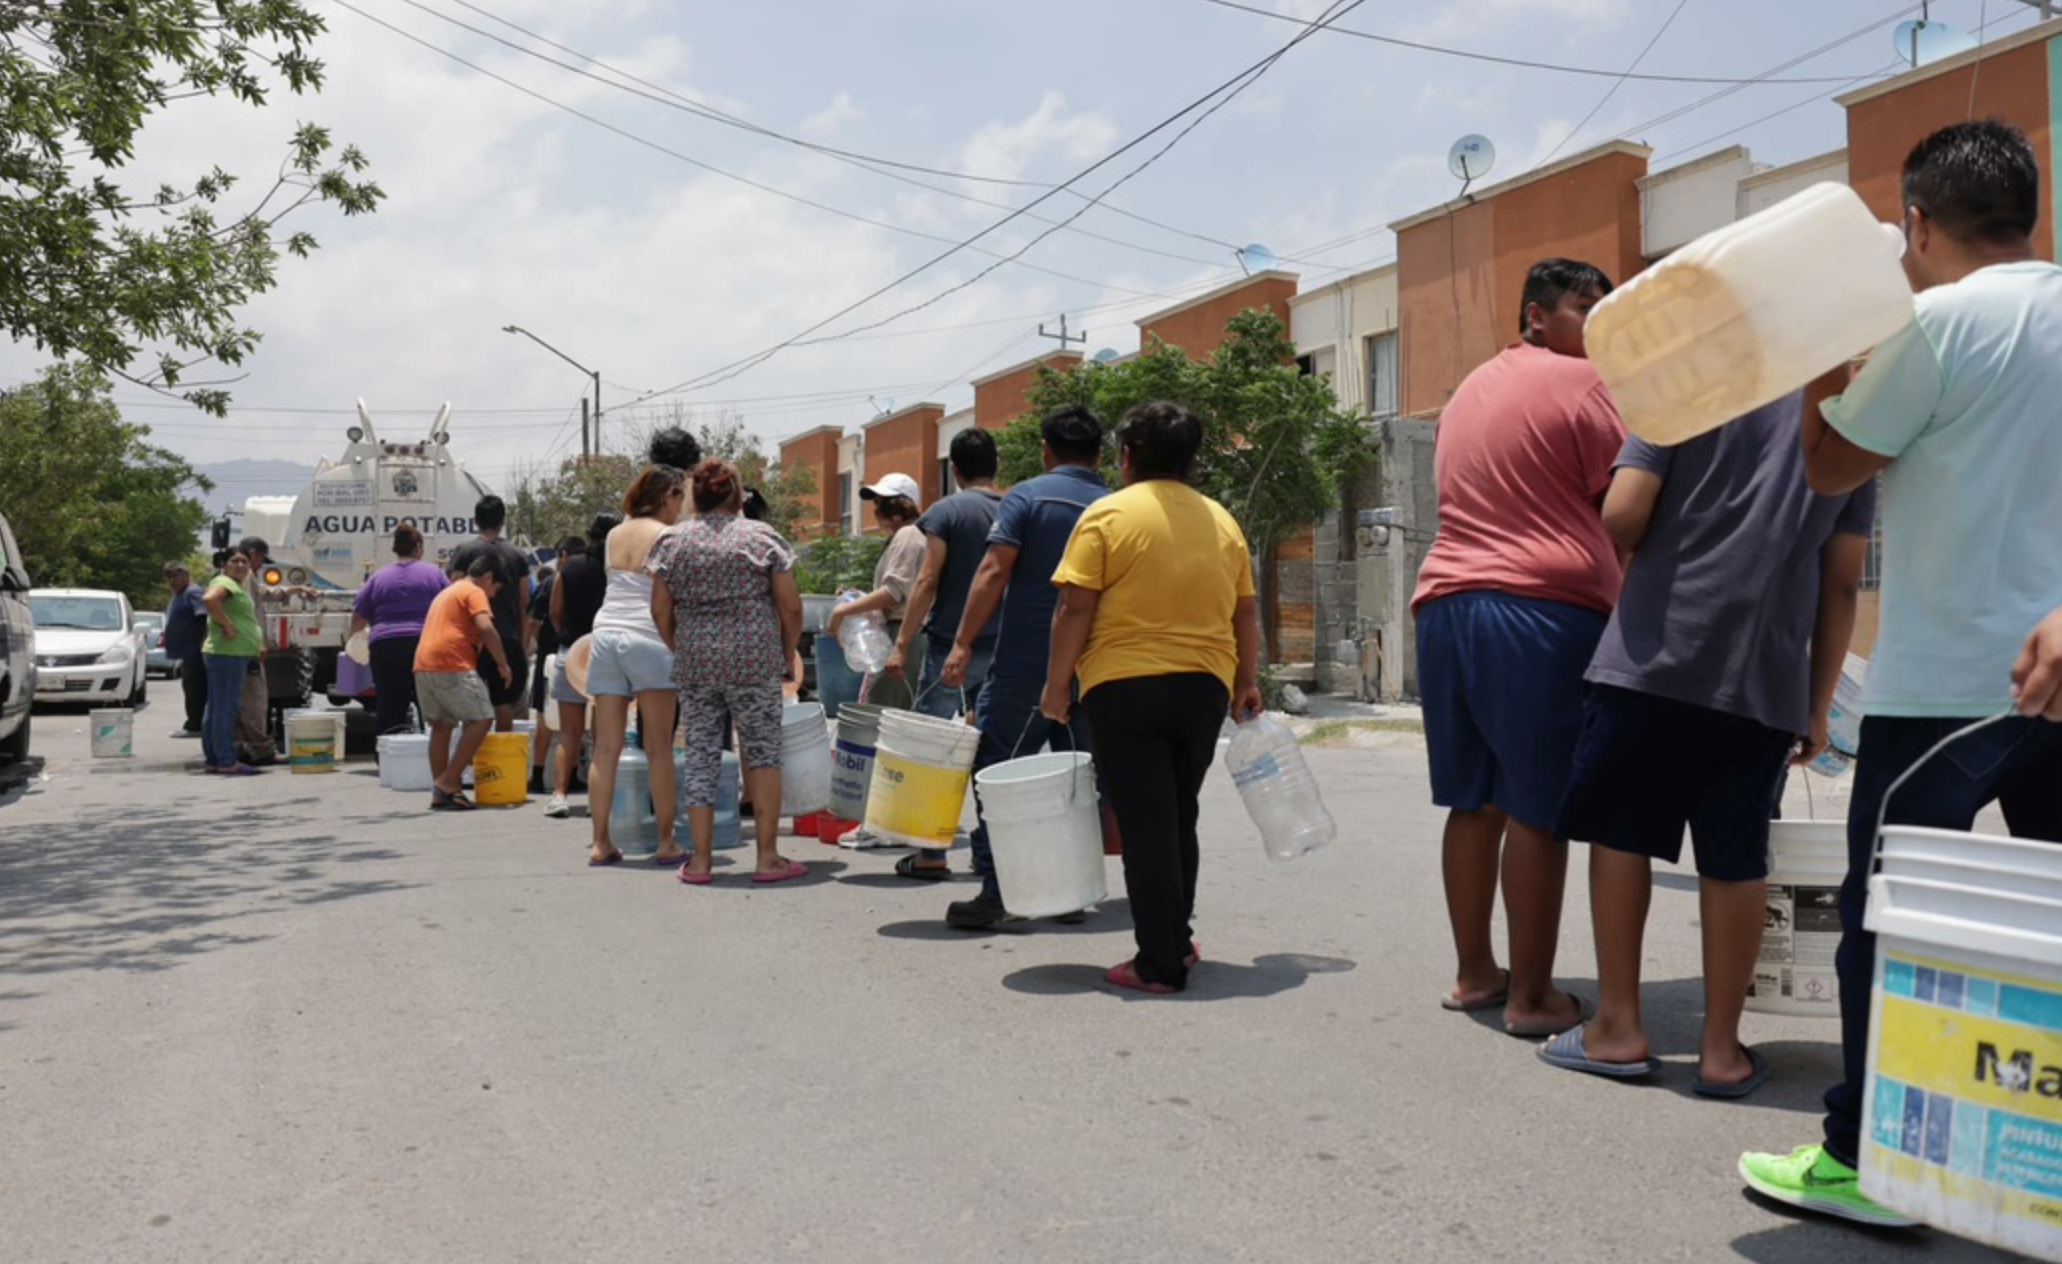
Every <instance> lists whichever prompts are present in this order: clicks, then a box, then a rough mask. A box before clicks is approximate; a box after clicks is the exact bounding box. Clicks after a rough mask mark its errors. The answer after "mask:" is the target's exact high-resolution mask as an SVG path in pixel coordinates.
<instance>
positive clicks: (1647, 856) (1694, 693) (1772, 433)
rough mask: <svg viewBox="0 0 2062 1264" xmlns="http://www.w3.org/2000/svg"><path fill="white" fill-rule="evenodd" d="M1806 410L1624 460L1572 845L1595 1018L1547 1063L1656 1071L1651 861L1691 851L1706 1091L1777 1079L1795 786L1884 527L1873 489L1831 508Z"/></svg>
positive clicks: (1571, 811) (1546, 1048) (1823, 717)
mask: <svg viewBox="0 0 2062 1264" xmlns="http://www.w3.org/2000/svg"><path fill="white" fill-rule="evenodd" d="M1804 401H1805V394H1804V392H1802V391H1798V392H1795V393H1793V394H1791V395H1789V396H1788V397H1786V398H1784V399H1781V400H1778V401H1776V402H1775V403H1773V404H1770V405H1768V406H1767V407H1765V408H1758V409H1756V410H1754V411H1753V412H1751V413H1748V414H1747V415H1746V416H1744V417H1741V418H1738V419H1736V420H1734V421H1733V422H1731V423H1730V424H1728V425H1726V426H1724V427H1721V428H1720V429H1718V430H1715V431H1712V432H1711V433H1710V434H1706V435H1702V436H1700V437H1698V438H1695V439H1692V440H1690V441H1689V442H1687V443H1684V444H1680V445H1678V446H1676V447H1672V448H1662V447H1656V446H1655V445H1653V444H1651V443H1648V442H1646V441H1645V440H1643V439H1640V438H1638V437H1637V436H1635V437H1633V438H1629V439H1627V440H1626V441H1625V450H1624V451H1623V452H1621V453H1619V455H1618V468H1617V470H1616V472H1615V473H1614V474H1613V475H1612V479H1611V490H1610V492H1609V493H1608V494H1606V496H1605V498H1604V527H1605V529H1606V530H1608V531H1609V532H1610V533H1611V538H1612V539H1613V540H1614V541H1615V542H1616V543H1617V545H1618V547H1619V549H1620V550H1621V551H1623V552H1625V553H1628V554H1630V555H1631V556H1632V562H1631V564H1630V565H1629V566H1628V567H1627V569H1626V572H1625V587H1624V588H1623V589H1622V590H1621V591H1620V592H1619V594H1618V607H1617V609H1615V610H1613V611H1612V612H1611V622H1610V623H1609V624H1608V625H1607V626H1606V627H1605V629H1604V639H1603V640H1602V641H1601V642H1600V643H1599V644H1598V646H1597V656H1596V658H1595V659H1593V660H1591V662H1590V667H1589V673H1588V677H1587V679H1588V680H1589V682H1590V689H1589V693H1588V696H1587V698H1586V699H1585V701H1584V707H1583V710H1584V717H1583V729H1582V741H1581V744H1580V745H1578V746H1577V747H1576V751H1575V775H1574V777H1573V778H1572V779H1571V780H1570V782H1569V785H1568V795H1567V798H1565V799H1564V800H1563V801H1562V804H1561V828H1560V832H1561V833H1562V834H1563V835H1564V836H1566V837H1568V838H1571V839H1575V840H1578V841H1580V842H1585V843H1589V844H1591V846H1590V853H1589V889H1590V916H1591V919H1592V921H1593V923H1594V925H1595V929H1596V943H1597V988H1598V997H1597V1015H1596V1018H1595V1019H1593V1020H1592V1021H1591V1022H1590V1023H1589V1024H1587V1025H1586V1026H1581V1027H1573V1028H1570V1029H1569V1030H1568V1031H1565V1032H1562V1033H1561V1034H1560V1035H1558V1036H1555V1037H1554V1038H1553V1039H1552V1040H1549V1041H1548V1042H1547V1043H1546V1044H1545V1045H1543V1046H1542V1047H1541V1048H1540V1051H1539V1056H1540V1059H1541V1060H1542V1061H1544V1062H1547V1063H1549V1064H1551V1065H1553V1066H1558V1067H1565V1068H1568V1069H1569V1070H1574V1071H1587V1072H1589V1073H1591V1074H1594V1075H1605V1076H1612V1077H1615V1078H1633V1077H1639V1076H1646V1075H1651V1074H1653V1073H1654V1072H1656V1071H1658V1070H1660V1068H1661V1064H1660V1062H1658V1061H1657V1060H1656V1059H1654V1058H1653V1057H1652V1056H1651V1053H1650V1050H1649V1049H1648V1046H1647V1033H1646V1028H1645V1026H1644V1025H1643V1024H1642V1022H1641V1019H1640V962H1641V959H1642V949H1643V943H1644V938H1645V932H1646V924H1647V905H1648V901H1649V900H1650V898H1651V897H1652V895H1653V885H1654V873H1653V863H1654V861H1655V860H1665V861H1667V862H1668V863H1670V864H1674V863H1676V862H1677V861H1678V860H1679V859H1680V858H1681V856H1682V845H1683V832H1684V830H1685V828H1687V829H1688V830H1689V831H1690V833H1691V835H1692V836H1693V838H1694V840H1695V842H1696V854H1697V891H1698V903H1699V909H1700V913H1701V917H1702V924H1703V932H1704V1039H1703V1045H1702V1050H1701V1056H1700V1057H1699V1059H1698V1064H1697V1079H1696V1082H1695V1084H1694V1085H1693V1086H1692V1091H1694V1092H1696V1093H1697V1094H1699V1095H1700V1096H1705V1097H1724V1098H1739V1097H1745V1096H1747V1095H1748V1094H1749V1093H1752V1092H1753V1091H1754V1090H1755V1089H1757V1088H1759V1087H1761V1085H1762V1083H1763V1081H1765V1080H1766V1079H1767V1078H1768V1062H1767V1061H1766V1060H1765V1059H1764V1058H1763V1057H1762V1056H1761V1055H1760V1054H1759V1053H1757V1052H1755V1051H1753V1050H1750V1049H1748V1048H1747V1047H1746V1046H1745V1045H1743V1044H1741V1043H1740V1011H1741V1009H1742V1007H1743V1006H1744V1005H1745V1004H1746V1000H1747V990H1748V988H1749V986H1750V985H1751V984H1752V983H1753V981H1754V967H1755V963H1756V960H1757V958H1758V957H1759V955H1760V949H1761V932H1762V925H1763V920H1764V918H1765V917H1766V915H1767V900H1768V882H1767V879H1768V843H1769V819H1770V818H1771V816H1773V815H1774V813H1775V809H1776V801H1777V798H1778V796H1779V795H1780V794H1781V792H1782V785H1783V769H1784V764H1785V763H1786V761H1788V760H1789V758H1790V756H1791V753H1792V748H1793V747H1795V746H1797V745H1798V744H1799V743H1800V741H1801V743H1802V745H1803V750H1802V752H1801V753H1800V759H1803V760H1808V759H1811V758H1813V757H1814V756H1816V755H1817V754H1818V753H1819V752H1820V751H1821V750H1823V749H1825V747H1826V744H1827V736H1826V731H1827V711H1828V708H1829V707H1831V705H1832V702H1833V687H1834V685H1835V684H1837V683H1838V682H1839V680H1840V667H1841V664H1842V663H1843V662H1844V661H1845V660H1846V658H1847V645H1848V641H1849V639H1850V638H1851V637H1852V636H1853V633H1854V616H1855V607H1856V605H1857V603H1858V597H1859V594H1860V592H1861V583H1862V572H1863V570H1864V569H1865V567H1866V566H1867V563H1868V556H1869V533H1870V531H1871V529H1872V528H1873V527H1874V525H1875V515H1876V489H1875V487H1874V485H1873V484H1868V483H1864V484H1863V485H1862V486H1861V487H1859V488H1856V489H1855V490H1853V491H1851V492H1849V493H1848V494H1846V495H1844V496H1839V497H1832V496H1820V495H1818V494H1816V493H1814V492H1813V491H1812V490H1811V488H1810V487H1809V486H1808V485H1807V484H1806V483H1805V480H1804V454H1803V453H1801V452H1799V451H1798V448H1797V444H1796V443H1795V442H1794V439H1793V436H1795V435H1796V433H1797V424H1798V416H1799V414H1800V413H1801V412H1802V410H1803V407H1804Z"/></svg>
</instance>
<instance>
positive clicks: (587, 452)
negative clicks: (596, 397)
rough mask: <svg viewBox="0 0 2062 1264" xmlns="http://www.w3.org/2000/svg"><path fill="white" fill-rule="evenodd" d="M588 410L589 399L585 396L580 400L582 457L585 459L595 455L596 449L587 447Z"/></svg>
mask: <svg viewBox="0 0 2062 1264" xmlns="http://www.w3.org/2000/svg"><path fill="white" fill-rule="evenodd" d="M587 409H588V403H587V398H586V396H584V395H583V396H581V398H580V455H581V456H583V457H585V456H593V455H594V449H593V448H591V447H589V446H587Z"/></svg>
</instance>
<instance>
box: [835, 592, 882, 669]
mask: <svg viewBox="0 0 2062 1264" xmlns="http://www.w3.org/2000/svg"><path fill="white" fill-rule="evenodd" d="M859 596H861V594H859V593H848V594H846V597H847V598H848V599H856V598H858V597H859ZM838 648H839V649H841V650H843V651H845V664H846V666H848V667H850V668H851V669H852V670H853V671H856V672H865V673H867V674H869V675H871V674H872V673H874V672H877V671H879V670H880V669H881V668H883V667H886V666H887V665H888V656H889V655H890V654H893V653H894V652H895V642H894V641H893V640H891V639H890V638H889V636H888V623H887V620H885V619H883V618H882V617H881V614H880V612H879V611H878V610H873V611H868V612H867V613H865V614H862V615H859V616H857V617H854V618H848V619H846V620H845V621H844V622H843V623H841V624H839V625H838Z"/></svg>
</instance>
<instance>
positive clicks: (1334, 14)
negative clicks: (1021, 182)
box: [653, 0, 1366, 395]
mask: <svg viewBox="0 0 2062 1264" xmlns="http://www.w3.org/2000/svg"><path fill="white" fill-rule="evenodd" d="M1364 3H1366V0H1337V2H1335V3H1334V4H1333V5H1332V6H1331V7H1330V8H1328V9H1327V10H1326V11H1325V13H1324V15H1322V16H1321V17H1320V18H1319V19H1318V20H1317V21H1316V22H1313V23H1309V24H1307V25H1306V26H1305V28H1304V29H1303V30H1302V31H1301V32H1299V33H1298V34H1297V35H1296V36H1295V38H1293V39H1291V40H1290V41H1289V42H1288V43H1287V44H1284V45H1283V46H1282V47H1281V48H1280V49H1278V50H1276V51H1275V52H1274V53H1272V54H1270V55H1269V56H1267V57H1265V58H1262V59H1261V60H1260V61H1258V62H1256V63H1254V64H1253V65H1252V66H1249V67H1247V68H1246V69H1244V70H1242V71H1240V72H1239V73H1238V74H1236V75H1233V76H1232V77H1231V78H1230V79H1228V80H1226V81H1225V82H1223V83H1221V84H1219V85H1218V86H1217V87H1215V88H1212V89H1211V90H1210V91H1209V92H1207V93H1205V94H1203V95H1202V96H1201V97H1198V98H1197V99H1196V100H1195V101H1193V102H1191V103H1190V104H1188V105H1186V106H1183V107H1182V108H1181V109H1180V110H1179V111H1177V112H1176V113H1174V114H1171V115H1169V116H1168V117H1167V118H1165V119H1163V120H1161V121H1160V122H1159V123H1156V124H1154V125H1153V126H1152V127H1151V128H1150V129H1148V130H1147V131H1145V132H1143V133H1141V134H1140V135H1138V136H1136V137H1134V138H1132V139H1131V140H1129V141H1126V142H1125V143H1124V144H1123V145H1120V146H1119V147H1118V148H1116V149H1115V150H1113V151H1111V152H1110V153H1108V154H1105V155H1104V156H1103V157H1101V158H1098V159H1097V160H1096V161H1095V162H1093V163H1091V164H1089V165H1088V166H1087V167H1086V168H1084V169H1083V170H1081V171H1080V172H1078V173H1076V174H1075V175H1074V176H1072V177H1070V178H1069V179H1068V180H1067V181H1065V183H1064V184H1063V185H1062V186H1060V187H1061V188H1064V187H1066V185H1073V184H1077V183H1079V182H1080V181H1082V180H1084V179H1086V178H1087V177H1088V176H1090V175H1092V174H1094V173H1095V172H1096V171H1098V170H1100V169H1101V168H1103V167H1105V166H1108V165H1109V164H1110V163H1111V162H1114V161H1115V160H1116V159H1118V158H1119V157H1121V156H1123V155H1124V154H1126V153H1128V152H1130V151H1131V150H1133V149H1136V148H1138V147H1139V146H1140V145H1142V144H1144V143H1145V142H1146V141H1148V140H1150V139H1151V138H1152V137H1154V136H1156V135H1158V134H1159V133H1161V132H1163V131H1165V130H1167V129H1168V128H1169V127H1172V126H1174V124H1176V123H1177V122H1179V121H1180V120H1181V119H1183V118H1185V117H1187V116H1188V115H1189V114H1192V113H1194V112H1195V111H1196V110H1198V109H1200V108H1202V107H1204V106H1206V105H1208V104H1209V103H1210V102H1212V101H1217V105H1215V106H1211V107H1210V109H1211V111H1212V112H1214V111H1215V110H1216V109H1218V108H1220V107H1221V106H1222V105H1223V104H1224V102H1225V101H1229V100H1231V99H1232V97H1236V96H1237V95H1238V94H1239V93H1240V92H1243V91H1244V90H1245V89H1246V88H1247V87H1249V86H1251V84H1252V83H1253V82H1255V81H1256V80H1257V79H1258V78H1259V77H1260V76H1261V75H1263V74H1265V73H1266V72H1267V71H1268V70H1269V69H1271V68H1272V67H1273V66H1274V65H1275V63H1276V62H1278V61H1280V60H1281V59H1282V58H1283V57H1284V56H1286V55H1287V54H1288V53H1289V51H1290V50H1291V49H1293V48H1295V47H1296V46H1297V45H1298V44H1301V43H1302V42H1303V41H1304V40H1306V39H1309V38H1310V37H1311V36H1312V35H1313V34H1315V33H1316V32H1318V31H1320V30H1322V29H1324V26H1325V24H1327V23H1329V22H1332V21H1334V20H1336V19H1337V18H1338V17H1341V16H1344V15H1345V14H1347V13H1350V12H1352V11H1353V10H1354V9H1356V8H1359V7H1360V6H1361V5H1362V4H1364ZM1342 4H1343V5H1344V7H1343V8H1342V7H1341V5H1342ZM1227 93H1229V95H1226V94H1227ZM1220 97H1222V98H1223V100H1222V101H1219V100H1218V98H1220ZM1205 117H1207V114H1206V115H1205ZM1198 121H1200V120H1198ZM1193 126H1194V125H1193V124H1191V126H1190V128H1188V129H1184V130H1183V131H1182V133H1181V136H1186V135H1187V134H1188V131H1189V130H1192V129H1193ZM1180 138H1181V137H1180V136H1177V137H1176V138H1175V140H1176V141H1179V140H1180ZM1168 148H1171V145H1170V146H1169V147H1168ZM1166 152H1167V148H1162V149H1161V150H1160V151H1159V153H1156V154H1154V155H1153V157H1152V158H1150V159H1148V160H1147V161H1146V162H1145V163H1144V164H1141V165H1140V166H1139V167H1136V168H1133V169H1132V171H1131V172H1130V173H1128V174H1127V175H1126V176H1124V177H1123V178H1122V179H1120V180H1118V181H1117V183H1116V184H1113V185H1111V186H1110V187H1109V188H1107V189H1105V190H1103V194H1102V195H1099V196H1098V200H1099V199H1100V196H1104V195H1107V194H1109V193H1110V192H1113V191H1114V190H1115V189H1117V188H1118V187H1120V186H1121V185H1122V184H1123V183H1124V181H1125V180H1129V179H1130V178H1131V177H1132V176H1134V175H1137V174H1138V173H1139V172H1140V171H1143V170H1144V169H1145V167H1146V166H1150V165H1151V164H1152V162H1154V161H1156V160H1157V159H1158V158H1159V157H1160V155H1161V154H1164V153H1166ZM1059 192H1060V189H1059V188H1055V189H1053V190H1052V191H1051V192H1049V193H1045V194H1041V195H1040V196H1039V197H1037V198H1035V199H1033V200H1032V201H1031V202H1029V203H1027V204H1026V205H1025V206H1024V207H1023V208H1022V209H1020V210H1017V211H1014V212H1012V213H1011V214H1009V215H1006V216H1004V217H1003V218H1002V219H999V220H997V221H996V222H995V223H993V224H990V225H989V226H988V227H986V228H984V229H982V230H981V231H980V232H977V233H975V234H974V235H973V236H972V237H969V238H967V239H966V240H965V241H964V242H962V243H960V244H959V245H956V246H954V247H953V248H952V249H950V250H947V251H946V252H945V253H943V254H941V255H937V256H935V257H933V258H931V259H929V260H926V261H925V262H923V263H921V264H919V265H917V267H916V268H914V269H912V270H911V271H909V272H906V273H904V274H903V275H902V276H900V277H898V278H896V279H895V280H893V281H890V282H889V283H888V284H886V285H884V286H882V287H880V288H879V289H876V290H874V291H873V292H872V293H870V294H868V295H866V296H865V297H863V298H861V299H859V300H857V301H856V302H853V303H849V304H847V305H846V306H844V307H843V308H840V309H839V310H838V311H836V312H833V313H831V314H830V315H829V316H826V317H824V318H823V319H822V320H819V321H817V322H816V323H815V324H813V325H811V326H810V327H808V328H807V329H804V330H802V331H801V332H800V333H798V334H795V335H793V336H791V337H789V338H787V339H785V340H784V341H782V342H779V343H776V344H775V345H773V346H772V347H769V348H767V349H766V350H765V351H761V352H758V353H756V354H754V355H750V356H746V357H744V358H743V359H741V360H734V361H732V362H731V363H730V364H727V365H724V366H723V367H721V368H718V369H712V370H710V371H709V372H707V373H704V374H701V375H700V376H698V377H693V378H689V379H687V380H686V381H683V382H680V383H678V384H676V385H674V386H669V387H667V388H666V389H665V390H663V391H656V392H653V394H655V395H671V394H675V393H678V392H680V391H686V390H693V389H695V388H697V387H700V386H706V385H713V384H714V383H716V382H720V381H725V380H728V379H729V378H732V377H735V376H737V375H738V374H739V373H743V372H745V371H746V370H748V369H751V368H752V367H754V366H755V365H758V364H762V363H764V362H765V361H767V360H769V359H771V358H772V357H773V356H775V355H778V354H779V353H780V352H782V351H784V350H786V349H787V348H789V347H791V346H794V345H795V344H797V343H799V342H801V341H802V340H803V339H805V338H808V337H809V336H810V335H812V334H814V333H816V332H817V331H819V330H821V329H823V328H825V327H826V326H828V325H830V324H832V323H833V322H835V321H838V320H841V319H843V318H844V317H845V316H847V315H850V314H851V313H852V312H855V311H857V310H858V309H859V308H861V307H864V306H865V305H866V304H868V303H870V302H872V301H873V300H874V299H876V298H879V297H881V296H882V295H884V294H887V293H889V292H891V291H893V290H895V289H897V288H899V287H900V286H902V285H904V284H906V283H908V282H909V281H911V280H913V279H915V278H916V277H918V276H920V275H922V274H923V273H925V272H927V271H929V270H930V269H931V268H933V267H935V266H937V265H938V264H940V263H943V262H944V261H945V260H947V259H949V258H951V257H952V256H953V255H955V254H958V253H959V252H960V250H962V249H965V248H968V247H970V246H972V244H973V243H974V242H976V241H979V240H980V239H981V238H983V237H985V236H987V235H988V234H990V233H992V232H994V231H996V230H997V229H999V228H1001V227H1003V226H1004V225H1006V224H1008V223H1010V222H1011V221H1012V220H1014V219H1016V218H1018V217H1019V216H1021V215H1023V214H1024V213H1025V212H1026V211H1029V210H1030V209H1031V208H1032V207H1035V206H1037V205H1039V204H1040V203H1042V202H1045V201H1048V200H1050V199H1051V198H1053V197H1056V196H1057V195H1058V194H1059ZM1086 209H1087V208H1085V207H1084V208H1083V212H1085V211H1086ZM1055 231H1057V230H1056V229H1049V230H1047V232H1046V233H1044V234H1041V235H1040V236H1039V237H1037V238H1034V239H1033V241H1032V242H1031V243H1030V245H1036V244H1037V243H1038V242H1039V241H1042V240H1044V238H1045V237H1046V236H1050V235H1051V233H1052V232H1055ZM1030 245H1027V246H1026V247H1025V248H1024V249H1026V250H1028V249H1030ZM1018 253H1019V254H1021V253H1022V251H1019V252H1018ZM992 270H993V269H989V271H992ZM981 275H983V276H985V275H987V272H985V271H984V272H983V273H982V274H981ZM975 279H976V280H978V279H979V277H976V278H975ZM969 284H971V282H969ZM964 288H965V286H964V285H962V286H957V287H954V289H953V290H948V291H946V293H947V294H950V293H953V292H956V290H958V289H964ZM943 297H945V295H944V294H940V295H938V296H937V297H936V298H933V299H932V300H931V302H936V301H937V300H938V299H939V298H943ZM922 306H928V304H922V305H919V308H913V309H910V310H920V308H921V307H922ZM905 314H907V313H906V312H905V313H898V314H897V316H896V317H891V318H890V319H899V317H900V316H901V315H905ZM880 323H882V322H875V324H874V325H871V326H864V327H862V328H873V327H877V326H878V324H880ZM852 332H859V331H856V330H848V331H847V333H852Z"/></svg>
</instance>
